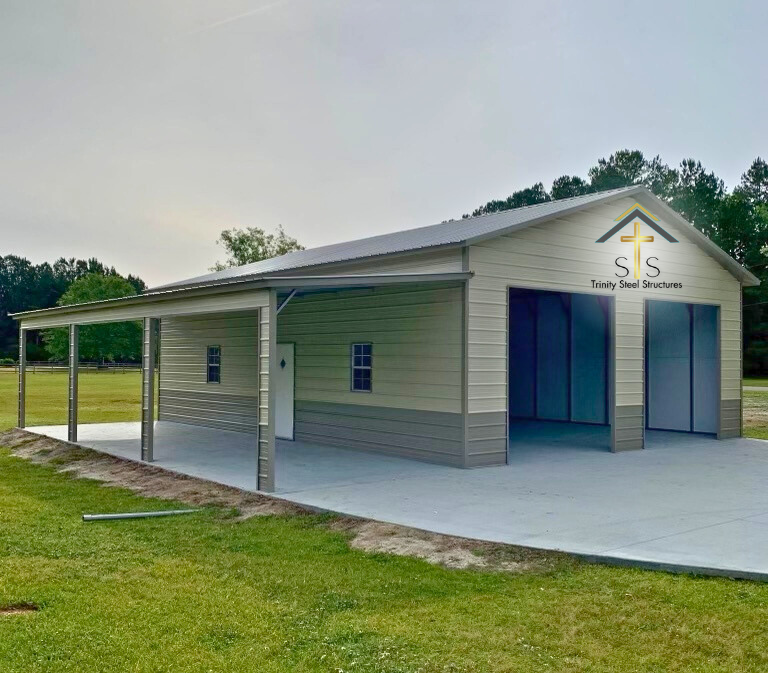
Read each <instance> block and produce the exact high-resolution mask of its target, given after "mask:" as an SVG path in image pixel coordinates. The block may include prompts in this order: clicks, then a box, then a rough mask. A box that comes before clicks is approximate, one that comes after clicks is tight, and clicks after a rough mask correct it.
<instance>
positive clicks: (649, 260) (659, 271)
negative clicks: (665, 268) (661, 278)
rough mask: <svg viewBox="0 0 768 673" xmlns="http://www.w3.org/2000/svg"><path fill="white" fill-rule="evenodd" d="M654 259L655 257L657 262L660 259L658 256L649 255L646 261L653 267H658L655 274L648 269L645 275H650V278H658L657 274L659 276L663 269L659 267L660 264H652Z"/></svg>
mask: <svg viewBox="0 0 768 673" xmlns="http://www.w3.org/2000/svg"><path fill="white" fill-rule="evenodd" d="M652 259H655V260H656V261H657V262H658V261H659V258H658V257H649V258H648V259H646V260H645V263H646V264H647V265H648V266H650V267H651V268H652V269H656V273H654V274H650V273H648V272H647V271H646V272H645V275H646V276H648V278H656V276H658V275H659V274H660V273H661V269H659V267H658V266H656V265H655V264H651V260H652Z"/></svg>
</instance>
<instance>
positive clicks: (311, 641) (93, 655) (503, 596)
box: [0, 373, 768, 673]
mask: <svg viewBox="0 0 768 673" xmlns="http://www.w3.org/2000/svg"><path fill="white" fill-rule="evenodd" d="M57 376H60V379H58V378H57ZM43 377H48V378H43ZM138 379H139V377H138V375H136V374H98V373H92V374H90V373H89V374H84V375H83V378H82V380H81V417H83V418H89V419H92V420H128V419H135V418H137V414H138ZM14 387H15V377H13V376H8V377H5V376H3V377H2V378H0V405H2V408H0V426H9V425H11V424H13V422H14V421H13V419H14V414H15V396H14V394H13V390H14ZM65 387H66V377H64V376H61V375H55V374H54V375H52V374H35V375H34V376H30V381H29V388H28V390H29V395H30V398H29V401H30V409H29V412H30V414H31V415H30V419H35V420H34V421H33V422H40V423H54V422H63V420H62V419H63V414H64V411H63V409H64V404H65V400H66V396H65V393H66V390H65ZM758 395H763V393H758ZM766 395H768V394H766ZM107 401H108V402H109V404H107V406H113V407H119V412H118V411H116V410H110V411H108V412H100V411H99V410H98V406H99V405H100V404H103V403H104V402H107ZM767 401H768V400H767ZM760 403H762V401H760ZM101 414H103V415H101ZM120 414H122V416H121V415H120ZM167 507H168V503H167V502H162V501H153V500H150V499H146V498H140V497H139V496H136V495H133V494H130V493H129V492H127V491H124V490H122V489H116V488H105V487H103V486H101V485H99V484H98V483H96V482H93V481H88V480H76V479H72V478H71V477H69V476H67V475H66V474H63V473H57V472H55V471H54V470H53V468H51V467H47V466H40V465H34V464H32V463H29V462H26V461H23V460H21V459H18V458H14V457H11V456H10V455H9V452H8V451H7V450H6V449H0V613H1V612H2V608H3V606H9V605H13V604H25V603H33V604H36V605H38V606H40V608H41V609H40V610H39V611H36V612H30V613H28V614H23V613H19V614H9V615H6V616H3V615H2V614H0V671H3V673H17V672H19V673H20V672H22V671H23V672H25V673H29V672H35V671H45V672H51V673H53V672H56V673H59V672H64V673H66V672H71V671H78V672H80V671H99V672H100V673H101V672H104V673H110V672H115V673H117V672H118V671H119V672H121V673H122V672H123V671H132V672H142V673H143V672H150V671H152V672H154V671H158V672H159V671H180V672H195V673H198V672H199V673H203V672H208V671H216V672H218V671H222V672H223V671H238V672H240V671H243V672H247V671H267V672H271V671H275V672H278V671H280V672H282V671H286V672H288V671H291V672H293V671H299V672H303V671H307V672H309V671H329V672H330V671H365V672H373V671H376V672H381V673H396V672H402V673H405V672H414V673H415V672H417V671H422V672H424V673H430V672H438V671H440V672H446V671H478V672H480V671H492V672H497V671H498V672H501V671H504V672H509V673H511V672H515V673H517V672H526V671H537V672H538V671H562V672H565V671H568V672H574V671H584V672H587V671H589V672H590V673H593V672H606V673H607V672H616V671H643V672H648V673H651V672H662V671H664V672H666V671H706V672H707V673H710V672H726V671H728V672H733V671H750V672H751V671H754V672H757V671H765V670H768V631H766V628H765V624H766V623H767V622H768V586H767V585H762V584H757V583H750V582H737V581H730V580H724V579H702V578H694V577H689V576H680V575H669V574H665V573H654V572H648V571H641V570H632V569H622V568H610V567H604V566H595V565H588V564H583V563H577V562H573V561H568V560H562V561H560V562H559V563H558V564H557V565H556V567H555V569H554V570H553V571H550V572H533V573H527V574H509V573H499V572H482V571H469V570H461V571H459V570H447V569H443V568H440V567H435V566H432V565H429V564H427V563H426V562H423V561H418V560H415V559H409V558H402V557H394V556H389V555H381V554H366V553H363V552H360V551H355V550H352V549H351V548H350V547H349V545H348V544H347V540H346V538H345V536H344V535H343V534H342V533H339V532H334V531H333V530H331V529H329V527H328V525H327V524H328V518H327V517H324V516H314V515H312V516H310V515H304V516H296V515H294V516H269V517H255V518H252V519H248V520H245V521H241V520H236V519H235V518H233V517H232V515H231V513H230V512H227V511H223V510H220V509H216V508H210V509H207V510H205V511H203V512H201V513H200V514H195V515H192V516H189V517H175V518H173V519H157V520H136V521H125V522H111V523H102V524H83V523H82V522H81V521H80V514H81V513H82V512H85V511H94V512H98V511H100V512H108V511H131V510H141V509H151V508H167Z"/></svg>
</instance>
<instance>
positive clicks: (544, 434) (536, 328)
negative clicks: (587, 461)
mask: <svg viewBox="0 0 768 673" xmlns="http://www.w3.org/2000/svg"><path fill="white" fill-rule="evenodd" d="M612 310H613V302H612V298H611V297H605V296H599V295H592V294H580V293H568V292H549V291H541V290H520V289H510V291H509V386H508V390H509V428H510V454H513V455H514V454H515V453H517V452H523V451H525V450H527V449H531V450H535V451H540V450H542V449H543V448H545V447H549V448H553V449H565V448H570V449H584V450H595V449H602V450H606V451H609V450H610V448H611V437H610V410H609V400H610V390H611V379H610V375H611V374H610V372H611V368H610V367H609V362H610V357H611V324H612Z"/></svg>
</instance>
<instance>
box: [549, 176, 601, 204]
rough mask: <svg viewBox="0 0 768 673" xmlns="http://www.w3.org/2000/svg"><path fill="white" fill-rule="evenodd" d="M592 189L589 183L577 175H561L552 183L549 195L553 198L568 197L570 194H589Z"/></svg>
mask: <svg viewBox="0 0 768 673" xmlns="http://www.w3.org/2000/svg"><path fill="white" fill-rule="evenodd" d="M591 191H592V187H590V185H589V183H588V182H587V181H586V180H582V179H581V178H580V177H578V176H577V175H563V176H561V177H559V178H557V180H555V181H554V182H553V183H552V191H551V192H550V196H551V197H552V198H553V199H568V198H571V197H572V196H581V195H582V194H589V192H591Z"/></svg>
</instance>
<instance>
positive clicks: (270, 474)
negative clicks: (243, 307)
mask: <svg viewBox="0 0 768 673" xmlns="http://www.w3.org/2000/svg"><path fill="white" fill-rule="evenodd" d="M276 376H277V292H276V291H275V290H274V289H271V290H269V303H268V304H267V306H265V307H263V308H260V309H259V434H258V437H257V442H256V443H257V452H258V453H257V467H256V488H257V489H258V490H259V491H274V490H275V378H276Z"/></svg>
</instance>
